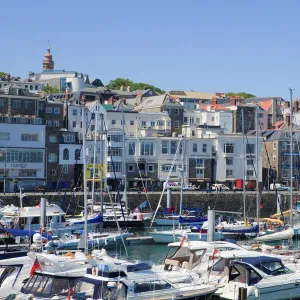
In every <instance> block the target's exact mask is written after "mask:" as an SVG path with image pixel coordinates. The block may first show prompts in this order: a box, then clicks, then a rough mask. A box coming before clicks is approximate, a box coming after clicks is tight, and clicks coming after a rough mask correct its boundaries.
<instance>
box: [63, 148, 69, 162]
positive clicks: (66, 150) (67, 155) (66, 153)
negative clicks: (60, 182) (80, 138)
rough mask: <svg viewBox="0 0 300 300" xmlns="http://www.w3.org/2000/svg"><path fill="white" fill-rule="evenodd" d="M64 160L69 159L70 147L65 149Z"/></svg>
mask: <svg viewBox="0 0 300 300" xmlns="http://www.w3.org/2000/svg"><path fill="white" fill-rule="evenodd" d="M63 160H69V149H67V148H65V149H64V153H63Z"/></svg>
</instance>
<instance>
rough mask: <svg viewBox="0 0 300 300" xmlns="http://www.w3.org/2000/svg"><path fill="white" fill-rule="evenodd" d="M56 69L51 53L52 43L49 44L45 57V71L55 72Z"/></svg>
mask: <svg viewBox="0 0 300 300" xmlns="http://www.w3.org/2000/svg"><path fill="white" fill-rule="evenodd" d="M53 69H54V61H53V58H52V54H51V53H50V43H49V42H48V47H47V53H46V54H45V56H44V60H43V71H46V70H53Z"/></svg>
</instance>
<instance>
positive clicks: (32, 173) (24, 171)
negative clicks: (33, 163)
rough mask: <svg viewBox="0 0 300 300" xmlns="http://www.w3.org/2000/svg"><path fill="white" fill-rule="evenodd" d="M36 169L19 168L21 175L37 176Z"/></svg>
mask: <svg viewBox="0 0 300 300" xmlns="http://www.w3.org/2000/svg"><path fill="white" fill-rule="evenodd" d="M36 174H37V173H36V170H30V169H22V170H19V176H20V177H36Z"/></svg>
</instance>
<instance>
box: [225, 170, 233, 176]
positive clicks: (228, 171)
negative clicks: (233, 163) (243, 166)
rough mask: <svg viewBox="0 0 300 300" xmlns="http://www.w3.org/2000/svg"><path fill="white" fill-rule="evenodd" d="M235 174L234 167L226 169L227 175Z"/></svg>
mask: <svg viewBox="0 0 300 300" xmlns="http://www.w3.org/2000/svg"><path fill="white" fill-rule="evenodd" d="M232 175H233V170H232V169H226V177H231V176H232Z"/></svg>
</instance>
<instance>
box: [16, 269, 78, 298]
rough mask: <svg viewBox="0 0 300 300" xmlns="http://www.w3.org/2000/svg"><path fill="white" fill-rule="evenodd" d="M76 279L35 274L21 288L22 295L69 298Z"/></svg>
mask: <svg viewBox="0 0 300 300" xmlns="http://www.w3.org/2000/svg"><path fill="white" fill-rule="evenodd" d="M76 279H78V278H76V277H72V278H70V277H66V276H55V275H49V274H43V273H35V274H34V275H33V276H31V277H30V278H29V279H28V281H27V282H26V283H25V284H24V286H23V287H22V288H21V293H23V294H32V295H34V297H40V298H45V299H48V298H51V297H53V296H54V295H56V296H59V297H68V295H69V294H70V293H71V291H72V289H73V287H74V284H75V281H76Z"/></svg>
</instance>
